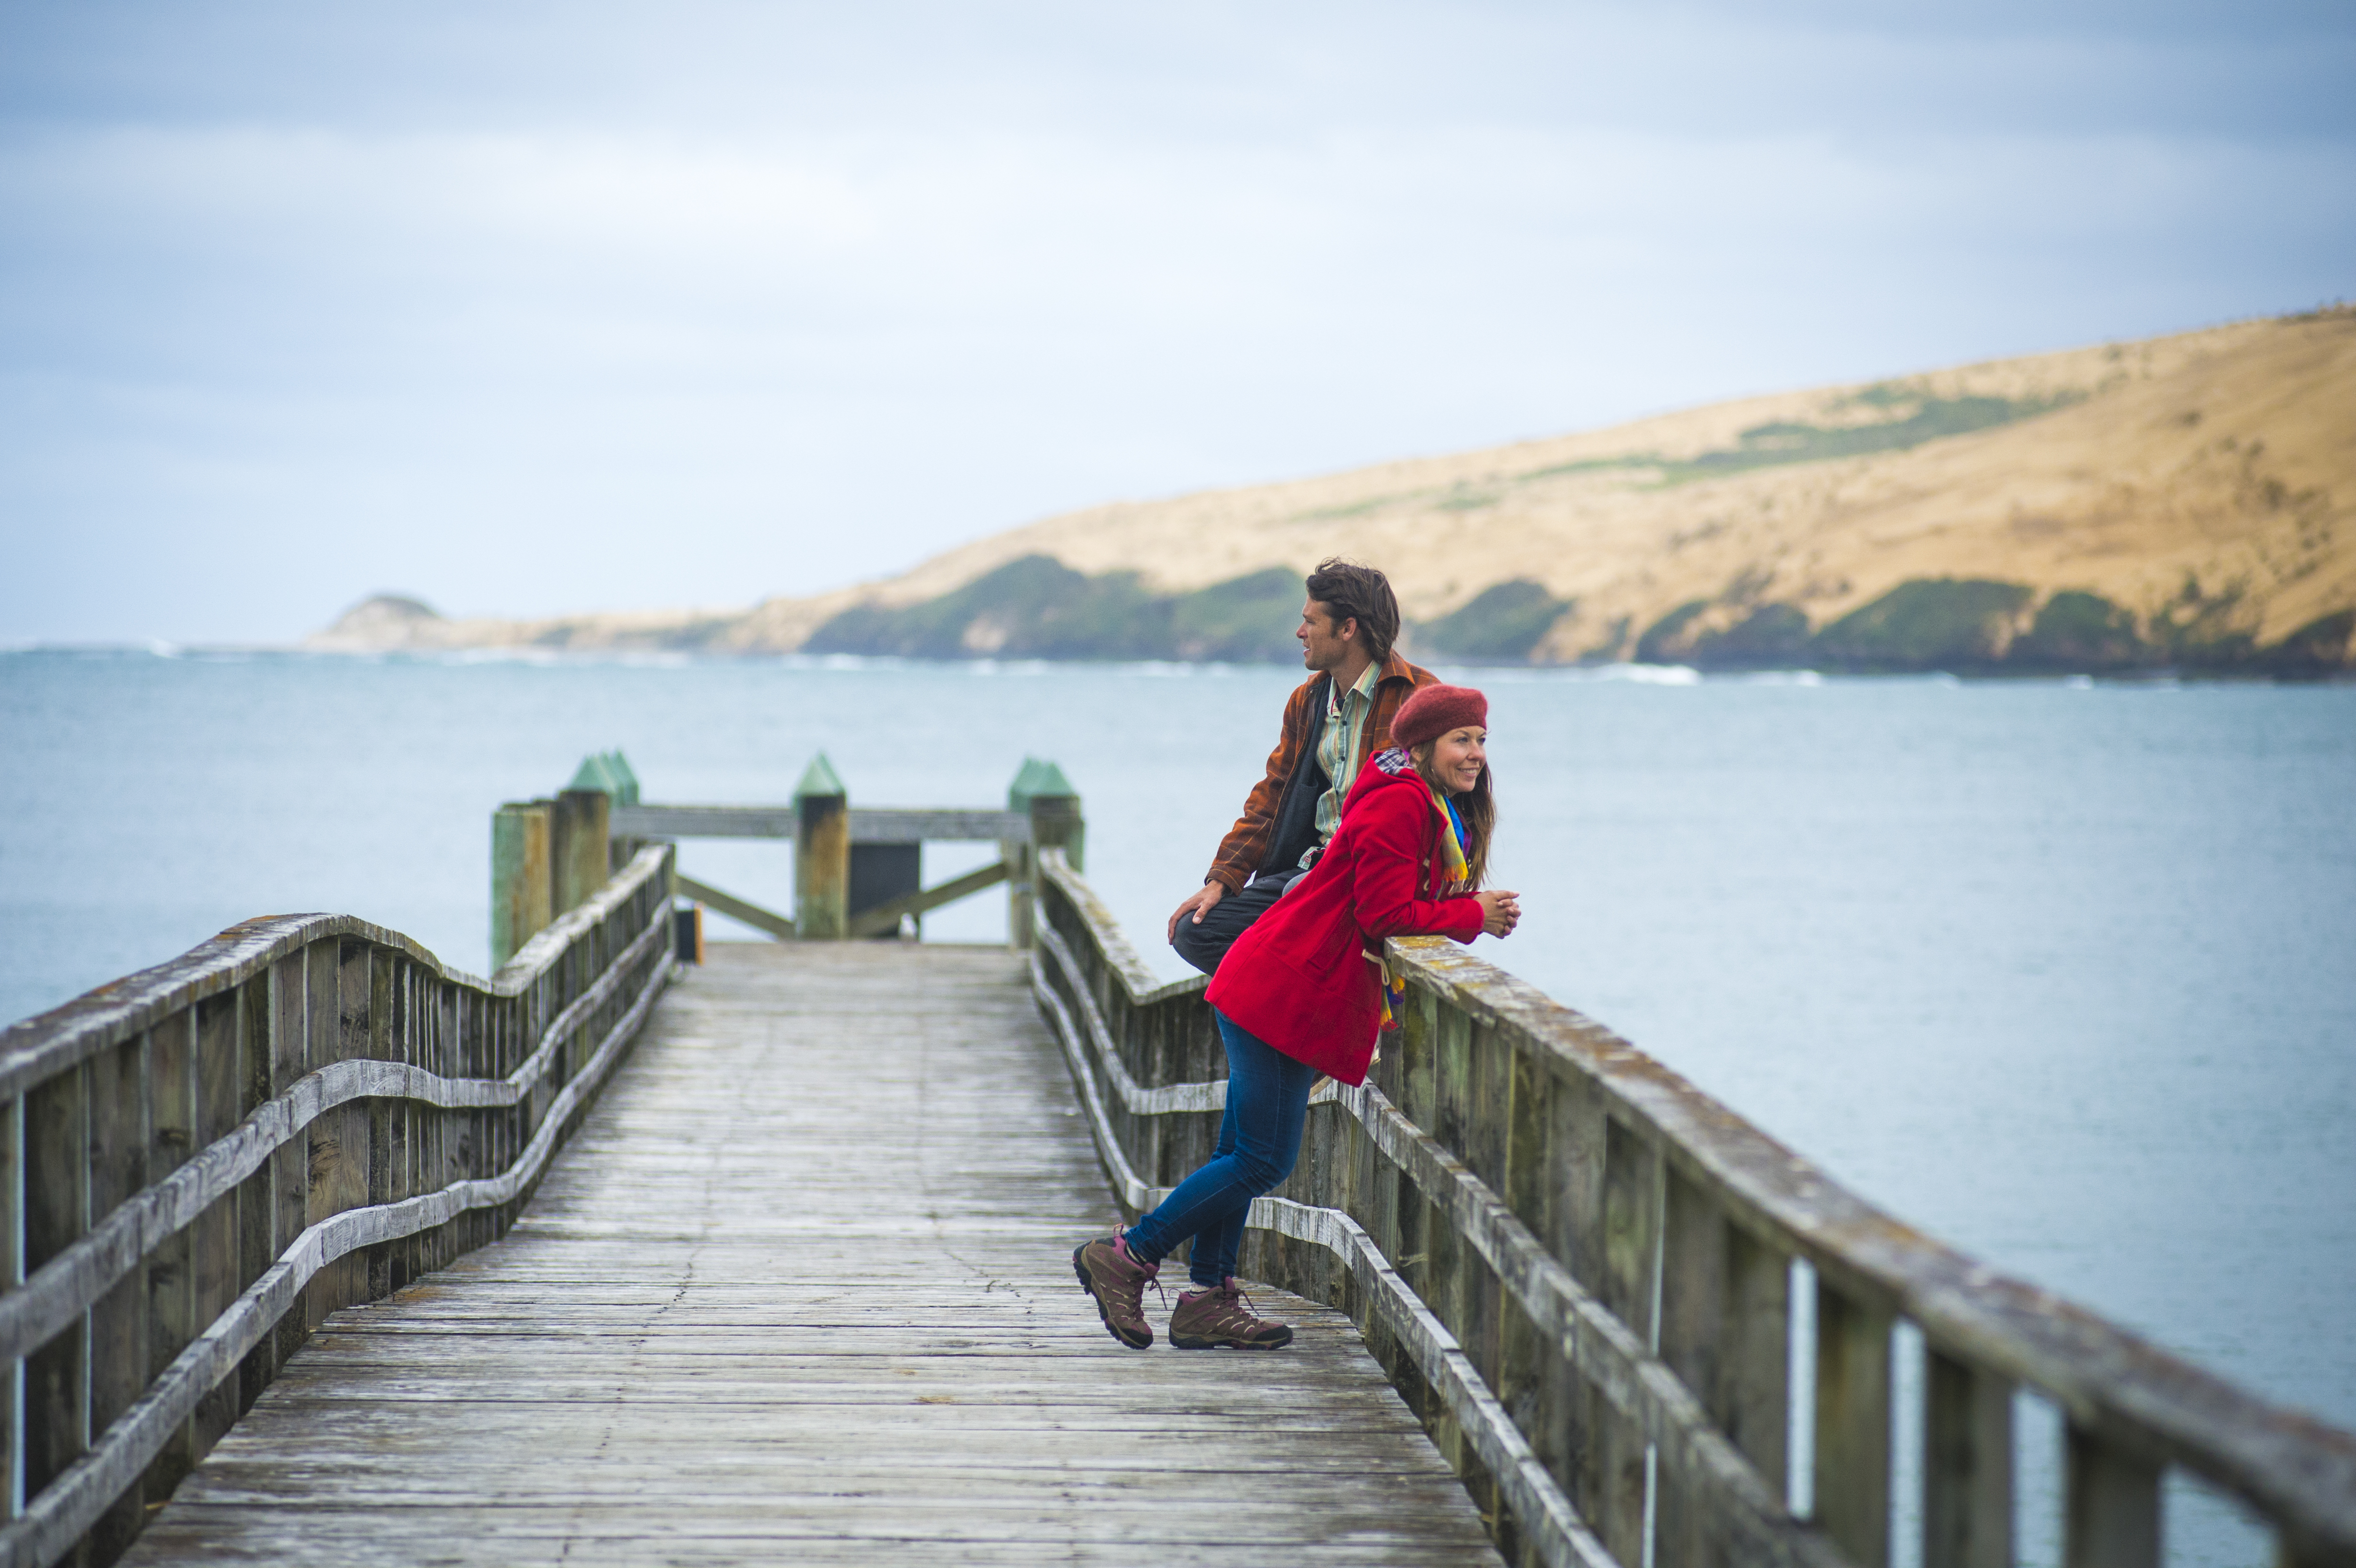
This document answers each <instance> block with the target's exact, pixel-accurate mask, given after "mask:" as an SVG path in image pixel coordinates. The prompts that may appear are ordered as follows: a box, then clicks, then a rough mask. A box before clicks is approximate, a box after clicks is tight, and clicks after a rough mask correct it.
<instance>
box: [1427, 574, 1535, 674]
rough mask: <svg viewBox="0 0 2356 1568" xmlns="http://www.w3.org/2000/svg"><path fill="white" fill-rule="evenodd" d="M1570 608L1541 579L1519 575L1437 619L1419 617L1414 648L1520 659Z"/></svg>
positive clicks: (1473, 657)
mask: <svg viewBox="0 0 2356 1568" xmlns="http://www.w3.org/2000/svg"><path fill="white" fill-rule="evenodd" d="M1569 608H1570V605H1569V602H1568V601H1565V600H1561V599H1558V598H1556V597H1555V596H1554V595H1553V594H1551V593H1549V592H1547V591H1546V589H1545V588H1544V587H1543V586H1542V585H1541V584H1538V583H1536V582H1533V581H1530V580H1529V579H1528V578H1526V577H1516V578H1515V579H1513V580H1512V581H1507V582H1499V583H1495V584H1493V585H1492V586H1490V587H1487V588H1484V589H1483V590H1482V591H1481V592H1478V593H1476V594H1474V595H1473V596H1472V598H1471V599H1470V600H1468V601H1467V602H1466V603H1463V604H1462V605H1461V606H1459V607H1458V608H1457V609H1454V610H1451V611H1450V612H1449V613H1447V614H1445V615H1442V616H1440V618H1439V619H1438V620H1434V621H1424V622H1420V623H1419V624H1417V626H1416V628H1415V641H1416V648H1417V651H1418V652H1419V653H1422V654H1426V655H1430V656H1437V657H1440V658H1452V659H1462V660H1464V661H1466V662H1468V663H1472V664H1519V663H1521V662H1523V661H1525V660H1526V659H1527V658H1528V657H1529V656H1530V654H1531V652H1532V651H1533V650H1534V649H1536V648H1537V645H1538V643H1539V641H1540V639H1542V638H1543V637H1545V635H1547V631H1548V630H1549V629H1551V628H1552V627H1553V625H1554V624H1555V622H1556V621H1557V620H1558V619H1560V618H1561V615H1562V613H1563V612H1564V611H1565V610H1568V609H1569Z"/></svg>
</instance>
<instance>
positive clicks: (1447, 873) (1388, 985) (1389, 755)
mask: <svg viewBox="0 0 2356 1568" xmlns="http://www.w3.org/2000/svg"><path fill="white" fill-rule="evenodd" d="M1374 761H1375V766H1376V767H1378V768H1380V769H1382V770H1383V772H1385V773H1414V772H1415V759H1414V758H1412V757H1410V756H1408V754H1407V752H1406V750H1405V748H1403V747H1398V746H1394V747H1393V748H1391V749H1390V750H1389V751H1387V752H1384V753H1383V754H1382V755H1381V756H1379V757H1376V759H1375V760H1374ZM1418 776H1419V778H1420V775H1418ZM1422 783H1423V786H1424V789H1425V790H1426V791H1427V792H1428V793H1429V794H1430V796H1431V809H1432V812H1433V814H1434V815H1436V816H1438V817H1439V818H1440V827H1441V832H1440V849H1439V851H1438V853H1437V854H1436V855H1435V856H1434V857H1433V859H1435V860H1437V861H1438V866H1437V867H1436V871H1437V875H1436V876H1435V877H1434V878H1433V881H1434V883H1435V886H1434V887H1433V888H1432V891H1431V896H1432V897H1433V898H1435V899H1455V898H1462V897H1463V896H1464V895H1465V894H1466V893H1469V892H1471V891H1472V867H1471V866H1470V864H1468V863H1467V861H1466V860H1465V858H1464V851H1465V848H1466V846H1465V841H1464V818H1462V816H1458V815H1457V814H1456V803H1455V802H1454V801H1451V800H1450V799H1449V798H1448V797H1447V796H1446V795H1442V794H1441V793H1440V791H1438V790H1436V789H1433V788H1432V787H1431V784H1430V781H1429V780H1422ZM1366 956H1367V957H1368V958H1369V959H1371V960H1372V961H1373V962H1374V965H1375V966H1376V968H1377V969H1379V970H1380V971H1381V972H1382V993H1383V1029H1382V1032H1383V1033H1385V1034H1391V1033H1394V1032H1396V1031H1397V1030H1398V1027H1399V1019H1400V1017H1401V1015H1403V1014H1404V1013H1405V1012H1406V1010H1407V981H1406V979H1405V978H1404V977H1403V976H1397V975H1394V974H1392V973H1391V966H1390V961H1389V960H1388V959H1387V958H1385V957H1384V956H1383V955H1381V954H1380V953H1369V954H1367V955H1366ZM1380 1054H1381V1053H1380V1052H1379V1051H1377V1052H1376V1056H1377V1058H1379V1056H1380Z"/></svg>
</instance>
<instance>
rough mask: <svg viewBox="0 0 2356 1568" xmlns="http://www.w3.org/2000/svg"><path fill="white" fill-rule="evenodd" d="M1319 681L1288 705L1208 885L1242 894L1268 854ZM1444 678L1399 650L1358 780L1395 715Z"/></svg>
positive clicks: (1363, 734) (1358, 762) (1358, 760)
mask: <svg viewBox="0 0 2356 1568" xmlns="http://www.w3.org/2000/svg"><path fill="white" fill-rule="evenodd" d="M1318 678H1319V677H1316V676H1313V675H1312V676H1311V677H1309V678H1308V679H1307V680H1305V681H1302V682H1301V685H1300V686H1298V687H1297V688H1294V689H1293V693H1292V695H1291V697H1290V698H1289V699H1286V701H1285V704H1284V727H1283V729H1282V730H1281V731H1280V732H1279V733H1278V736H1277V741H1276V750H1275V751H1273V752H1269V754H1268V772H1267V773H1266V775H1265V776H1263V777H1262V778H1261V779H1260V780H1259V781H1258V783H1257V784H1253V785H1252V787H1251V794H1250V795H1247V796H1245V797H1244V814H1243V815H1242V816H1239V817H1237V818H1236V825H1235V826H1234V827H1231V828H1229V829H1228V830H1227V836H1226V837H1225V838H1223V839H1221V840H1220V841H1219V852H1218V854H1217V855H1216V856H1215V858H1214V859H1212V861H1211V869H1210V871H1209V873H1208V874H1206V875H1205V877H1204V879H1203V880H1205V881H1206V882H1217V883H1219V884H1220V885H1221V886H1223V887H1225V888H1226V890H1227V891H1229V892H1231V893H1232V892H1236V891H1239V890H1240V889H1241V888H1242V887H1243V885H1244V884H1245V883H1246V882H1248V881H1249V880H1251V875H1252V873H1253V872H1254V871H1257V870H1258V869H1259V863H1260V861H1261V859H1264V858H1265V857H1266V856H1267V854H1268V849H1269V838H1270V837H1272V836H1273V835H1274V834H1275V832H1276V812H1277V807H1278V806H1280V805H1282V804H1283V802H1284V784H1285V781H1286V780H1287V779H1290V777H1291V776H1292V770H1293V769H1294V768H1296V767H1299V766H1300V765H1301V756H1302V752H1304V751H1305V749H1306V747H1307V742H1308V738H1309V703H1310V695H1311V693H1312V691H1313V690H1314V689H1315V688H1316V686H1317V682H1318ZM1439 680H1440V677H1438V676H1436V675H1434V674H1432V673H1431V672H1430V670H1428V669H1425V668H1423V667H1420V666H1418V665H1411V664H1409V663H1408V662H1407V660H1405V659H1403V658H1401V657H1399V656H1398V652H1397V651H1396V650H1394V651H1393V652H1392V654H1391V656H1389V657H1388V658H1387V659H1385V660H1384V661H1383V665H1382V674H1381V675H1380V676H1378V677H1376V681H1375V701H1374V707H1373V709H1372V710H1371V711H1370V712H1368V713H1367V714H1366V716H1365V721H1364V722H1363V723H1362V724H1360V725H1359V726H1358V732H1357V735H1356V736H1355V740H1356V741H1357V745H1356V746H1355V748H1354V750H1355V752H1356V755H1355V757H1354V758H1353V759H1352V760H1351V773H1352V775H1353V776H1355V774H1356V772H1357V770H1358V769H1359V768H1362V767H1364V766H1365V763H1366V759H1367V758H1368V757H1370V756H1372V755H1373V754H1374V753H1375V752H1380V751H1387V750H1388V749H1389V746H1390V743H1391V715H1392V714H1394V713H1397V712H1398V705H1399V704H1400V703H1402V702H1404V701H1406V700H1407V694H1408V692H1410V691H1413V690H1414V689H1415V688H1417V687H1419V686H1434V685H1437V684H1438V683H1439ZM1318 827H1319V829H1320V830H1321V832H1323V833H1326V834H1330V833H1331V832H1332V831H1333V828H1332V826H1330V825H1329V824H1327V823H1326V821H1325V820H1324V814H1323V812H1322V811H1321V812H1320V813H1319V814H1318Z"/></svg>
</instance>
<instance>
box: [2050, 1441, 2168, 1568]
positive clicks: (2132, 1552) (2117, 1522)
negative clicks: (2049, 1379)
mask: <svg viewBox="0 0 2356 1568" xmlns="http://www.w3.org/2000/svg"><path fill="white" fill-rule="evenodd" d="M2068 1466H2069V1473H2070V1482H2069V1511H2068V1517H2067V1520H2066V1521H2065V1526H2064V1529H2065V1535H2064V1539H2063V1541H2062V1546H2061V1562H2062V1568H2159V1562H2160V1552H2159V1520H2160V1515H2159V1469H2158V1467H2157V1466H2154V1465H2150V1464H2147V1463H2145V1462H2144V1461H2143V1460H2142V1459H2140V1458H2137V1457H2136V1456H2134V1455H2132V1454H2127V1453H2124V1452H2122V1451H2121V1450H2119V1449H2118V1448H2115V1447H2114V1446H2112V1445H2110V1444H2108V1443H2105V1442H2104V1441H2103V1440H2102V1439H2101V1438H2099V1437H2096V1436H2095V1435H2094V1434H2092V1433H2090V1432H2087V1431H2085V1430H2083V1428H2081V1427H2079V1426H2077V1425H2075V1424H2072V1426H2071V1428H2070V1442H2069V1455H2068Z"/></svg>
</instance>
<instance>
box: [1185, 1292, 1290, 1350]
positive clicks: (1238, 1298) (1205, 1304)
mask: <svg viewBox="0 0 2356 1568" xmlns="http://www.w3.org/2000/svg"><path fill="white" fill-rule="evenodd" d="M1170 1342H1171V1343H1172V1344H1173V1345H1175V1346H1176V1347H1178V1349H1182V1350H1215V1349H1220V1348H1221V1347H1223V1346H1224V1347H1225V1348H1226V1349H1230V1350H1273V1349H1278V1348H1279V1347H1280V1346H1284V1345H1290V1344H1291V1343H1292V1329H1291V1328H1290V1326H1288V1325H1286V1324H1282V1323H1276V1322H1271V1321H1270V1320H1269V1319H1268V1318H1266V1317H1259V1316H1258V1315H1257V1314H1255V1313H1254V1312H1253V1311H1252V1309H1251V1298H1250V1297H1249V1296H1246V1295H1245V1294H1244V1293H1243V1287H1242V1286H1240V1285H1237V1284H1236V1282H1235V1281H1234V1280H1233V1279H1232V1278H1231V1279H1229V1280H1228V1281H1227V1282H1226V1284H1225V1285H1221V1286H1219V1288H1218V1289H1216V1290H1189V1291H1182V1292H1181V1293H1180V1294H1179V1296H1178V1310H1177V1311H1175V1312H1173V1313H1172V1314H1171V1315H1170Z"/></svg>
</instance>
